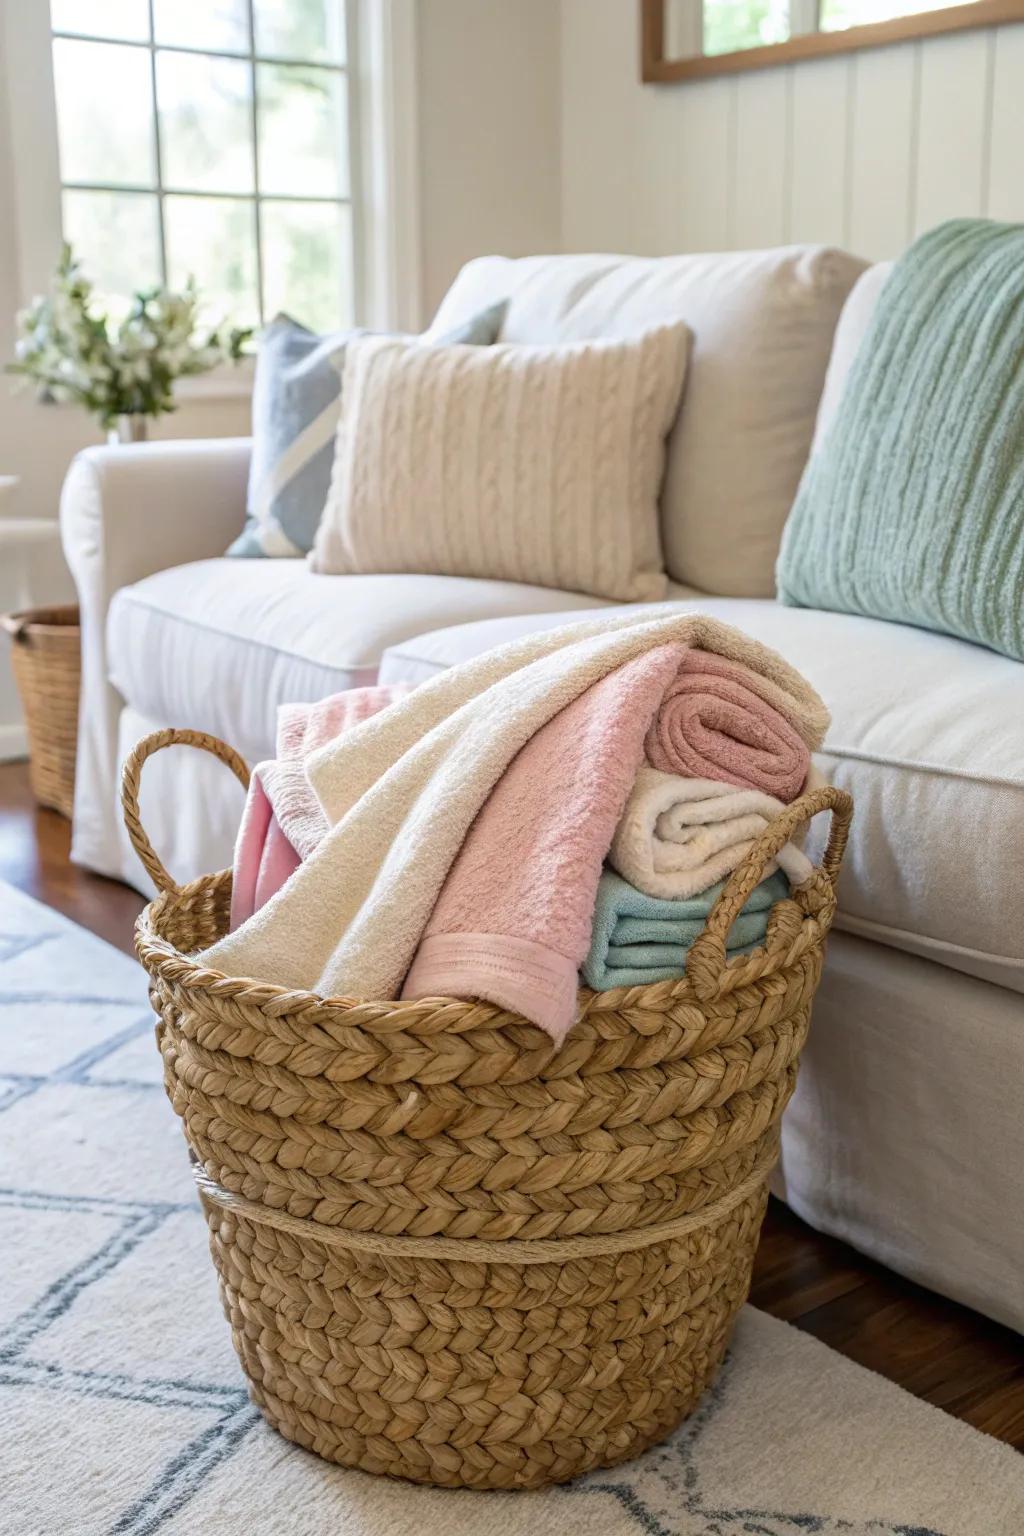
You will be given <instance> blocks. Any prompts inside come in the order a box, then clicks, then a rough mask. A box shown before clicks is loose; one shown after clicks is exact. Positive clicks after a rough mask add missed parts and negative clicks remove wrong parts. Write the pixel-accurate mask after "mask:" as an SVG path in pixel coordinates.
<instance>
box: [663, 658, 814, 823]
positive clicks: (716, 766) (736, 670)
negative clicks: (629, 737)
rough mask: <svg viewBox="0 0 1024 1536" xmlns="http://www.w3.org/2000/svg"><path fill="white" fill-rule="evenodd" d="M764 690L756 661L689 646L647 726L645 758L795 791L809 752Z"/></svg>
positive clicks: (670, 769)
mask: <svg viewBox="0 0 1024 1536" xmlns="http://www.w3.org/2000/svg"><path fill="white" fill-rule="evenodd" d="M765 692H766V690H765V679H764V678H762V677H759V676H758V674H757V673H756V672H753V671H752V670H751V669H750V668H748V667H744V666H743V665H741V664H740V663H739V662H735V661H729V660H727V659H726V658H725V657H724V656H717V655H715V654H713V653H712V652H710V651H696V650H692V651H690V652H689V653H688V655H687V657H686V659H685V661H684V662H683V665H682V666H681V667H680V668H679V672H678V675H677V677H676V678H675V679H674V681H673V682H672V684H671V685H670V687H669V688H668V690H667V691H666V694H665V697H664V699H663V700H662V702H661V705H660V707H659V708H658V710H657V713H656V715H655V717H654V719H653V720H652V722H651V725H650V729H649V730H648V732H647V739H646V742H645V747H646V753H647V761H648V762H649V763H650V765H651V767H652V768H657V769H659V770H660V771H661V772H662V773H676V774H680V775H681V776H682V777H684V778H692V779H717V780H719V781H720V782H723V783H726V784H735V785H737V786H738V787H739V788H741V789H756V790H760V791H761V792H762V793H764V794H767V795H773V796H774V797H775V799H777V800H783V801H785V802H787V803H788V802H789V801H790V800H793V799H795V797H796V796H797V795H798V794H799V793H800V788H801V786H802V784H803V783H804V780H805V779H806V778H807V770H808V768H809V766H810V753H809V752H808V749H807V743H806V742H805V741H804V740H803V738H802V737H801V735H800V733H799V732H798V731H797V730H796V728H795V726H794V725H793V724H792V723H791V721H789V720H787V719H786V718H785V716H784V715H782V714H781V713H780V711H779V710H778V709H777V708H776V707H775V706H774V705H773V704H770V703H769V702H768V700H767V699H766V697H765Z"/></svg>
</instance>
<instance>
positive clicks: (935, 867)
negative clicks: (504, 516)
mask: <svg viewBox="0 0 1024 1536" xmlns="http://www.w3.org/2000/svg"><path fill="white" fill-rule="evenodd" d="M683 606H684V607H685V608H689V609H699V610H700V611H702V612H705V613H711V614H714V615H715V617H716V618H719V619H723V620H725V622H726V623H729V624H735V625H737V626H738V627H739V628H740V629H743V630H746V631H747V632H748V633H750V634H751V635H754V636H756V638H757V639H758V640H762V641H764V643H765V644H766V645H770V646H773V647H774V648H775V649H776V650H777V651H779V652H780V653H781V654H782V655H783V656H784V657H785V658H786V660H787V661H789V662H791V663H792V664H793V665H794V666H795V667H799V668H800V670H801V671H802V672H804V673H805V674H806V676H807V677H808V678H809V680H810V681H811V683H813V685H814V687H815V688H816V689H817V690H818V692H819V693H820V694H821V696H822V698H824V700H825V702H826V703H827V704H828V706H829V708H830V709H831V711H832V717H833V722H832V727H831V730H830V731H829V734H828V736H827V738H826V741H825V748H824V751H823V752H822V753H821V754H820V755H819V757H818V759H817V760H818V762H819V764H820V765H821V766H822V767H823V768H824V769H825V770H826V772H827V773H828V775H829V777H830V778H831V779H832V780H833V782H834V783H836V784H838V785H839V786H840V787H841V788H843V789H847V790H849V791H850V793H851V794H852V795H853V796H854V800H855V803H856V811H855V815H854V820H853V831H852V835H851V839H850V846H849V851H848V853H847V855H846V861H845V864H844V866H843V876H842V883H841V889H840V916H839V925H840V926H841V927H843V928H845V929H847V930H849V931H850V932H852V933H857V934H861V935H863V936H864V937H866V938H871V939H874V940H876V941H878V942H880V943H883V944H888V945H891V946H893V947H895V948H897V949H905V950H909V951H911V952H912V953H915V954H920V955H924V956H926V957H928V958H929V959H932V960H936V961H938V962H939V963H941V964H944V965H947V966H950V967H952V968H953V969H955V970H960V971H965V972H967V973H968V974H970V975H973V976H979V977H981V978H982V979H983V980H987V981H993V982H996V983H998V984H999V985H1001V986H1004V987H1012V988H1014V989H1015V990H1016V991H1019V992H1024V879H1022V878H1021V869H1022V866H1024V708H1022V707H1021V704H1022V700H1024V665H1022V664H1021V663H1020V662H1016V661H1011V660H1009V659H1008V658H1007V657H1004V656H998V655H995V654H994V653H993V652H991V651H987V650H983V649H982V648H981V647H979V646H975V645H970V644H968V643H967V642H966V641H963V640H955V639H952V638H950V637H949V636H946V635H936V634H931V633H929V632H927V631H925V630H920V629H911V628H909V627H906V626H903V625H900V624H890V623H884V622H882V621H881V620H878V619H865V618H859V617H854V616H852V615H849V614H839V613H823V612H820V611H818V610H815V609H799V608H784V607H782V606H781V605H780V604H778V603H775V602H773V601H768V600H765V601H761V600H751V599H735V598H733V599H730V598H701V599H700V600H698V601H690V602H686V603H684V604H683ZM578 616H579V617H583V616H584V615H582V614H579V615H578ZM566 617H567V616H566V615H559V614H547V615H543V616H537V615H534V616H532V617H522V618H513V619H495V620H491V621H489V622H486V623H478V624H467V625H466V626H464V627H462V628H459V629H457V630H455V629H447V630H441V631H438V632H435V633H434V634H430V635H423V636H420V637H417V638H415V639H409V640H404V641H400V642H397V643H396V644H395V645H394V646H393V647H392V648H391V650H390V651H389V652H388V654H387V655H386V656H385V658H384V661H383V663H382V666H381V680H382V681H395V680H398V679H401V678H405V679H409V680H410V681H423V680H424V679H425V678H427V677H429V676H432V675H433V674H434V673H435V672H436V671H438V670H440V669H442V668H444V667H446V666H451V665H453V664H454V663H456V662H459V661H462V660H464V659H465V658H466V657H467V656H471V655H476V654H478V653H479V652H480V651H483V650H487V649H488V648H489V647H491V646H494V645H499V644H502V643H503V642H504V641H506V640H511V639H513V638H515V637H517V636H519V635H522V634H524V633H526V632H528V631H533V630H537V629H540V628H542V627H551V626H553V625H556V624H558V623H560V622H563V620H564V619H565V618H566ZM967 1022H968V1021H965V1024H966V1023H967ZM879 1027H880V1028H884V1027H885V1021H884V1020H880V1021H879ZM1022 1041H1024V1035H1022Z"/></svg>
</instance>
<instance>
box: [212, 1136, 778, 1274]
mask: <svg viewBox="0 0 1024 1536" xmlns="http://www.w3.org/2000/svg"><path fill="white" fill-rule="evenodd" d="M778 1153H779V1148H778V1138H777V1137H773V1138H772V1142H771V1144H770V1145H769V1147H768V1150H767V1152H766V1154H765V1155H764V1156H763V1157H762V1158H761V1159H760V1160H759V1161H758V1162H757V1163H756V1164H755V1166H754V1168H753V1169H752V1171H751V1172H750V1173H749V1174H748V1175H747V1177H746V1178H745V1179H744V1180H743V1182H742V1183H741V1184H737V1185H736V1186H735V1187H734V1188H733V1189H730V1190H729V1191H728V1193H727V1194H724V1195H723V1196H722V1197H721V1199H719V1200H716V1201H713V1202H712V1203H711V1204H710V1205H705V1206H702V1207H701V1209H700V1210H699V1211H691V1212H690V1213H689V1214H687V1215H685V1216H680V1217H678V1218H677V1219H676V1220H675V1221H666V1222H663V1223H662V1224H661V1225H660V1226H654V1227H643V1228H640V1229H639V1230H635V1231H632V1232H610V1233H608V1234H607V1235H601V1236H596V1237H568V1238H535V1239H532V1240H531V1239H529V1238H525V1239H524V1238H508V1239H505V1240H503V1241H499V1242H493V1241H489V1240H488V1239H486V1238H479V1237H471V1238H459V1237H389V1236H387V1235H385V1234H383V1233H380V1232H353V1231H351V1230H349V1229H348V1228H345V1227H326V1226H324V1225H323V1223H322V1222H318V1221H307V1220H304V1219H303V1218H302V1217H299V1216H291V1215H289V1214H288V1212H287V1211H278V1210H274V1209H272V1208H271V1207H270V1206H266V1205H260V1204H257V1202H256V1201H254V1200H246V1199H245V1198H244V1197H243V1196H241V1195H234V1194H232V1193H231V1191H230V1190H227V1189H225V1188H224V1187H223V1185H221V1184H218V1183H217V1182H216V1180H215V1179H211V1178H210V1176H209V1174H208V1173H206V1171H205V1170H204V1169H203V1167H202V1166H201V1165H200V1164H196V1165H195V1166H194V1168H193V1174H194V1177H195V1181H196V1187H197V1189H198V1191H199V1198H200V1200H201V1201H202V1202H203V1204H204V1206H206V1205H207V1204H211V1205H216V1206H219V1207H220V1208H221V1209H222V1210H225V1211H228V1212H231V1213H232V1214H235V1215H237V1216H241V1217H244V1218H245V1219H246V1220H247V1221H251V1222H254V1223H255V1224H256V1225H258V1226H265V1227H274V1228H276V1229H277V1230H278V1231H279V1232H287V1233H290V1234H291V1235H292V1236H293V1237H296V1238H305V1239H307V1241H312V1242H315V1243H319V1244H320V1245H321V1246H322V1247H325V1248H349V1249H354V1250H356V1251H357V1252H360V1253H371V1254H373V1255H375V1256H376V1257H378V1258H385V1259H447V1260H449V1261H451V1262H453V1263H456V1262H459V1261H462V1262H466V1263H475V1264H565V1263H569V1262H570V1261H571V1260H573V1259H588V1258H599V1257H602V1256H604V1255H606V1254H620V1253H634V1252H636V1251H637V1250H638V1249H641V1248H650V1247H653V1246H654V1244H655V1243H666V1242H670V1241H671V1240H672V1239H673V1238H677V1237H685V1236H687V1235H688V1234H689V1233H691V1232H696V1231H698V1230H701V1229H704V1228H706V1229H707V1230H708V1231H713V1230H714V1228H715V1227H717V1226H718V1225H719V1224H720V1223H721V1222H723V1221H724V1220H725V1219H726V1217H727V1216H729V1215H731V1214H732V1212H733V1211H734V1210H736V1208H737V1206H740V1205H742V1204H743V1202H744V1201H745V1200H748V1199H749V1198H750V1196H751V1195H753V1194H755V1193H756V1192H757V1190H758V1189H759V1188H760V1187H761V1186H762V1185H763V1184H764V1181H765V1180H766V1179H767V1177H768V1175H769V1174H770V1173H771V1171H772V1169H773V1168H774V1166H775V1162H776V1159H777V1157H778Z"/></svg>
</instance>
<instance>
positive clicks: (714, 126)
mask: <svg viewBox="0 0 1024 1536" xmlns="http://www.w3.org/2000/svg"><path fill="white" fill-rule="evenodd" d="M675 111H676V120H677V122H678V125H679V145H680V150H681V154H680V161H679V180H678V183H677V190H678V194H679V219H678V224H677V228H676V245H675V247H674V249H675V250H677V251H679V250H687V249H690V250H695V251H721V250H727V249H728V248H729V245H730V243H731V242H730V231H729V212H730V207H731V197H730V186H731V178H732V164H733V130H734V128H735V119H734V116H733V95H732V93H731V92H730V91H723V90H720V89H719V82H718V81H717V80H697V81H695V82H694V85H693V89H692V90H689V91H687V92H686V95H685V99H683V100H680V101H679V102H677V103H676V104H675ZM682 239H685V240H687V241H688V242H689V245H686V244H683V245H680V244H679V241H680V240H682Z"/></svg>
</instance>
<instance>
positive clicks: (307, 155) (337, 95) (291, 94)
mask: <svg viewBox="0 0 1024 1536" xmlns="http://www.w3.org/2000/svg"><path fill="white" fill-rule="evenodd" d="M256 98H257V107H258V111H257V117H258V121H259V136H260V191H261V192H269V193H278V194H280V195H291V196H293V197H339V196H344V195H345V193H346V192H347V191H348V123H347V119H346V115H345V113H346V108H345V77H344V76H343V75H338V74H335V73H334V71H333V70H327V69H307V68H303V66H302V65H298V64H259V65H257V67H256Z"/></svg>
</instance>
